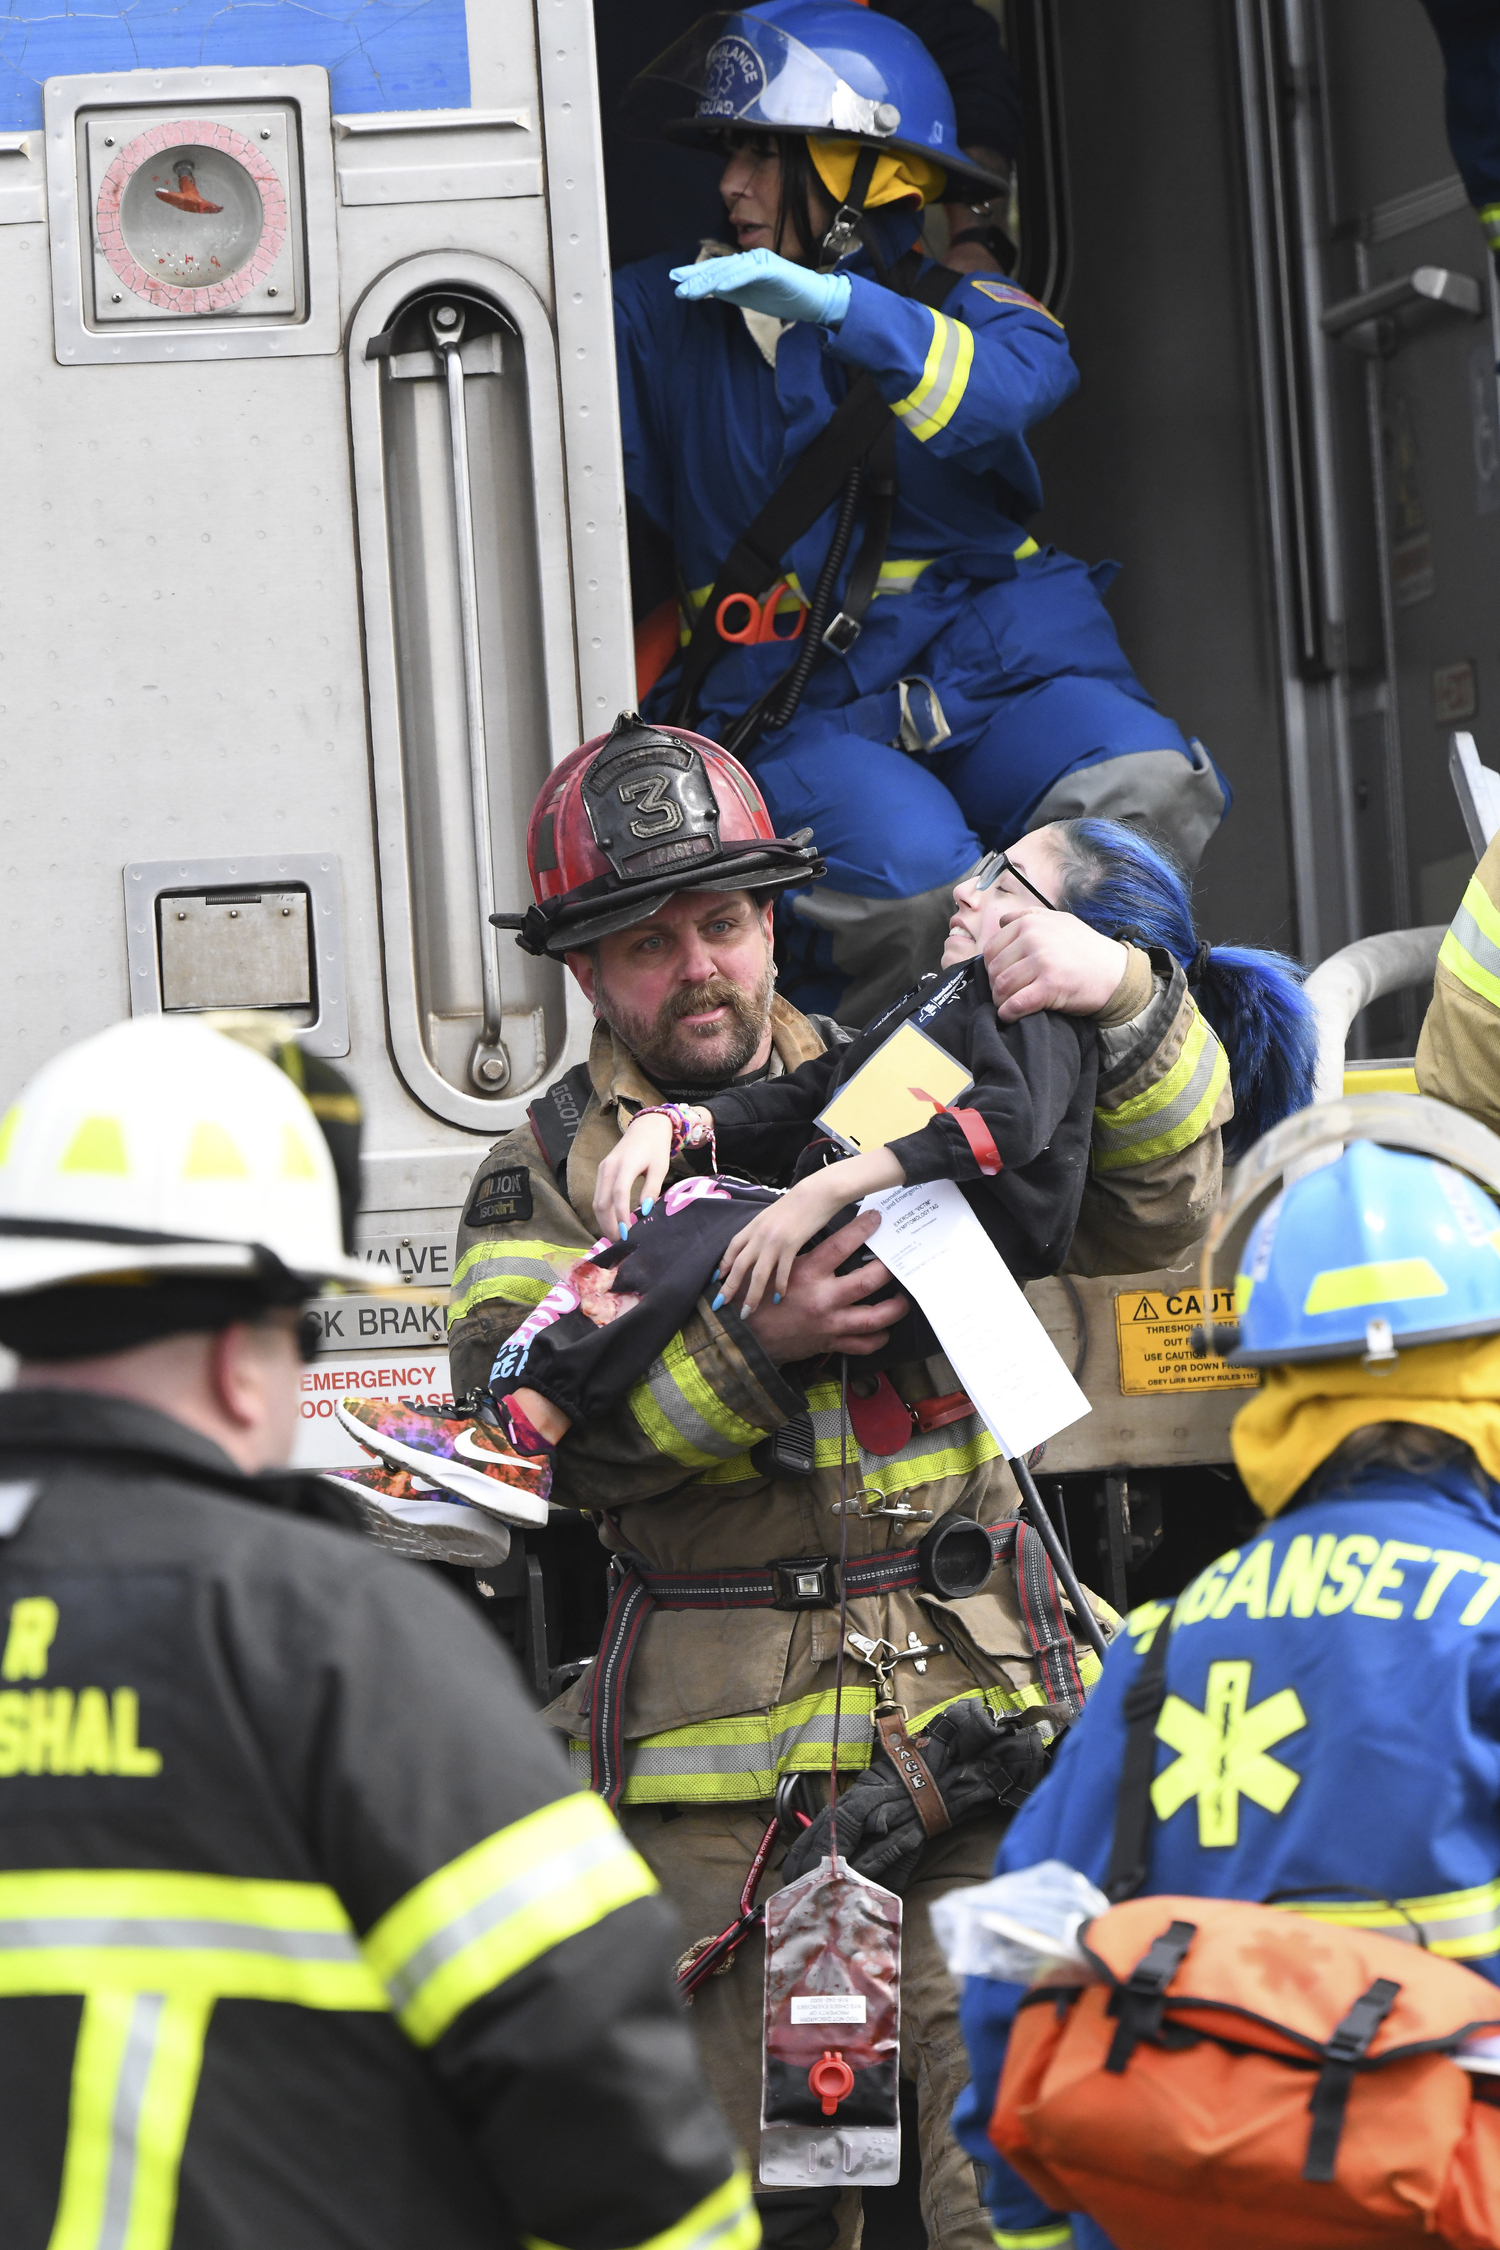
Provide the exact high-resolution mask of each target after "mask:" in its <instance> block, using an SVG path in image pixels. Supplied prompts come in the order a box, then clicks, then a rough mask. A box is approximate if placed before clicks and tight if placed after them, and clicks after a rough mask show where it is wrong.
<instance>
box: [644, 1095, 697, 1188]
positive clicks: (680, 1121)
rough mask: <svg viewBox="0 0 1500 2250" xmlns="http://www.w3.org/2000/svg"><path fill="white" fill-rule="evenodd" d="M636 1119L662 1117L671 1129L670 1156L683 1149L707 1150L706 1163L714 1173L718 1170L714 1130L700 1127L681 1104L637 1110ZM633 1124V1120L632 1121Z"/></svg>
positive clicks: (678, 1153)
mask: <svg viewBox="0 0 1500 2250" xmlns="http://www.w3.org/2000/svg"><path fill="white" fill-rule="evenodd" d="M635 1114H636V1117H638V1118H640V1117H664V1118H665V1119H666V1120H667V1123H668V1124H669V1125H670V1126H671V1128H672V1154H673V1155H674V1156H680V1155H681V1154H682V1152H683V1150H684V1149H685V1148H704V1147H706V1148H707V1150H708V1161H709V1163H710V1165H711V1166H712V1168H713V1169H714V1171H716V1172H717V1170H718V1168H719V1151H718V1146H717V1144H716V1142H715V1140H714V1129H713V1126H712V1125H711V1124H710V1125H700V1124H699V1122H698V1120H697V1119H696V1118H695V1117H694V1116H693V1115H692V1114H691V1112H690V1111H689V1110H688V1109H687V1108H686V1107H685V1106H684V1104H683V1103H681V1102H658V1103H657V1104H656V1105H655V1106H654V1107H653V1108H651V1109H638V1110H637V1111H636V1113H635ZM632 1122H633V1120H632Z"/></svg>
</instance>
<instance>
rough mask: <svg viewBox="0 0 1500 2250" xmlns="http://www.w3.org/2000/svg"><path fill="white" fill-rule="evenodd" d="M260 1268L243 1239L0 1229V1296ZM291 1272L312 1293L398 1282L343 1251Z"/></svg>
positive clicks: (230, 1275)
mask: <svg viewBox="0 0 1500 2250" xmlns="http://www.w3.org/2000/svg"><path fill="white" fill-rule="evenodd" d="M282 1270H283V1271H285V1270H286V1269H285V1268H283V1269H282ZM263 1271H265V1261H264V1259H263V1258H262V1257H261V1256H260V1255H259V1254H258V1253H257V1252H256V1250H255V1249H254V1248H253V1247H251V1246H250V1245H249V1244H248V1243H243V1242H172V1243H159V1242H158V1243H131V1242H99V1241H90V1240H88V1239H87V1238H83V1237H79V1236H78V1235H75V1234H72V1233H69V1234H66V1235H63V1234H56V1235H48V1234H31V1233H28V1234H26V1235H22V1236H16V1235H11V1236H4V1235H0V1297H25V1296H30V1295H31V1294H33V1292H35V1291H36V1290H39V1289H55V1288H57V1287H59V1286H61V1285H62V1284H64V1283H67V1282H80V1283H82V1282H89V1281H106V1282H107V1281H110V1280H113V1279H114V1278H115V1277H116V1276H118V1275H120V1274H135V1273H140V1274H150V1275H152V1276H161V1277H162V1278H165V1277H167V1276H168V1275H176V1274H180V1275H183V1276H184V1277H188V1276H191V1277H193V1278H195V1279H199V1278H205V1277H207V1276H210V1275H221V1276H223V1277H224V1278H225V1279H243V1280H253V1279H254V1278H255V1276H256V1275H257V1274H258V1273H261V1272H263ZM290 1278H291V1279H292V1280H293V1281H296V1282H300V1283H303V1284H305V1286H306V1289H307V1294H308V1295H309V1296H310V1297H312V1296H317V1295H318V1294H319V1293H320V1291H322V1290H323V1289H324V1288H326V1287H327V1286H328V1284H329V1283H331V1282H337V1283H340V1284H342V1285H343V1286H344V1287H346V1288H353V1289H358V1290H359V1292H360V1293H361V1294H362V1295H366V1296H384V1295H385V1294H387V1292H388V1291H394V1290H396V1289H399V1288H400V1287H401V1286H402V1285H401V1284H400V1283H397V1282H387V1281H385V1280H383V1279H381V1278H379V1277H378V1271H377V1269H372V1268H371V1267H369V1266H367V1265H365V1264H363V1263H362V1262H361V1261H360V1260H359V1259H357V1258H347V1257H339V1258H337V1259H334V1258H329V1259H326V1260H323V1261H321V1262H320V1263H319V1265H318V1268H317V1271H316V1272H311V1273H294V1274H292V1275H291V1276H290Z"/></svg>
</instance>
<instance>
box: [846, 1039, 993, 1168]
mask: <svg viewBox="0 0 1500 2250" xmlns="http://www.w3.org/2000/svg"><path fill="white" fill-rule="evenodd" d="M973 1083H974V1080H973V1078H972V1077H971V1076H970V1074H969V1072H968V1071H966V1070H965V1069H964V1066H963V1064H962V1063H961V1062H955V1061H954V1059H953V1057H952V1056H951V1055H950V1054H947V1053H946V1052H945V1051H944V1050H943V1048H941V1047H940V1046H939V1045H938V1043H937V1041H936V1040H935V1039H929V1038H928V1036H927V1034H926V1032H925V1031H918V1029H917V1027H916V1025H915V1024H914V1023H904V1024H902V1025H901V1027H900V1029H899V1030H897V1031H893V1032H892V1033H891V1036H890V1038H889V1039H887V1040H886V1041H885V1043H884V1044H883V1045H882V1046H879V1047H877V1048H876V1050H875V1052H874V1054H873V1055H871V1057H870V1059H869V1061H868V1062H867V1063H861V1064H860V1066H859V1068H858V1070H857V1071H856V1072H855V1073H854V1076H853V1077H852V1078H851V1079H850V1080H849V1081H848V1083H847V1084H846V1085H843V1086H841V1087H840V1088H839V1090H838V1092H837V1093H836V1094H835V1095H834V1097H833V1100H832V1101H831V1102H830V1103H829V1104H828V1107H827V1108H826V1109H825V1110H824V1112H823V1114H822V1116H821V1117H820V1118H819V1119H818V1121H817V1122H818V1123H819V1125H821V1126H822V1128H823V1130H824V1132H825V1133H832V1134H833V1135H834V1136H835V1138H836V1139H838V1140H841V1141H847V1142H848V1144H849V1146H850V1147H851V1148H856V1149H860V1150H864V1149H870V1148H885V1147H886V1146H887V1144H888V1143H889V1142H891V1141H899V1140H900V1139H901V1138H902V1136H903V1134H906V1133H917V1132H920V1131H921V1129H922V1127H923V1126H924V1125H927V1124H930V1123H931V1121H932V1119H933V1118H934V1117H935V1116H936V1115H937V1113H938V1111H939V1110H941V1109H948V1108H949V1107H951V1105H952V1104H953V1103H954V1102H956V1101H957V1099H958V1097H959V1095H960V1094H962V1093H965V1092H966V1091H967V1090H968V1088H969V1087H970V1086H972V1085H973Z"/></svg>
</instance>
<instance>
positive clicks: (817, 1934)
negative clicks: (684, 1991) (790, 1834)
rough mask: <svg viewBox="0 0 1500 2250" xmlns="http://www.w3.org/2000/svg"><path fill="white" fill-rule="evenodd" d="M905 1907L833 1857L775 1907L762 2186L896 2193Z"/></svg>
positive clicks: (779, 1896) (771, 1913)
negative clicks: (870, 2189)
mask: <svg viewBox="0 0 1500 2250" xmlns="http://www.w3.org/2000/svg"><path fill="white" fill-rule="evenodd" d="M900 2037H901V1901H900V1899H899V1898H898V1897H897V1896H896V1894H895V1892H894V1891H888V1890H885V1889H884V1888H883V1887H882V1886H881V1885H880V1884H879V1883H872V1882H870V1881H869V1879H868V1878H867V1877H866V1876H863V1875H857V1874H855V1872H854V1871H853V1869H852V1868H850V1867H849V1866H848V1865H847V1864H846V1863H845V1862H844V1861H842V1860H841V1861H840V1862H839V1867H838V1872H837V1874H835V1873H834V1871H833V1867H832V1864H831V1862H830V1861H828V1860H826V1859H825V1860H823V1861H822V1862H821V1863H820V1864H819V1865H818V1866H817V1867H815V1868H814V1869H813V1870H812V1872H811V1873H810V1874H807V1875H803V1876H801V1877H799V1879H798V1880H797V1881H796V1882H795V1883H788V1884H787V1885H786V1887H785V1889H784V1890H780V1891H777V1892H776V1893H775V1894H774V1896H773V1897H771V1898H770V1899H768V1900H767V1902H766V1994H765V2046H764V2057H765V2060H764V2069H763V2072H762V2077H761V2108H760V2121H761V2134H760V2184H761V2186H762V2187H777V2188H792V2187H807V2186H810V2185H814V2184H817V2185H821V2186H839V2185H843V2184H845V2183H847V2184H848V2185H850V2186H855V2185H858V2186H862V2187H893V2186H894V2185H895V2183H896V2181H897V2180H898V2179H899V2177H900V2174H901V2120H900V2109H899V2106H898V2096H897V2075H898V2071H897V2064H898V2053H899V2047H900Z"/></svg>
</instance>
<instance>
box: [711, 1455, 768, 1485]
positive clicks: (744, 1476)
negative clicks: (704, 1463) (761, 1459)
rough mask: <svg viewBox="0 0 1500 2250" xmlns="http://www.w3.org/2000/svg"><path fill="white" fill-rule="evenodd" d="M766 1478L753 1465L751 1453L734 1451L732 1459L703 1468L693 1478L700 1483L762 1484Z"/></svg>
mask: <svg viewBox="0 0 1500 2250" xmlns="http://www.w3.org/2000/svg"><path fill="white" fill-rule="evenodd" d="M766 1481H767V1480H766V1479H765V1477H763V1476H762V1474H761V1472H760V1470H759V1469H757V1467H756V1466H755V1461H754V1458H753V1456H752V1455H750V1454H748V1453H736V1455H735V1456H734V1459H733V1460H732V1461H720V1462H719V1463H718V1465H717V1467H715V1468H712V1469H705V1470H704V1471H703V1472H702V1474H701V1475H700V1476H696V1477H694V1479H693V1483H694V1485H700V1484H764V1483H765V1482H766Z"/></svg>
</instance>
